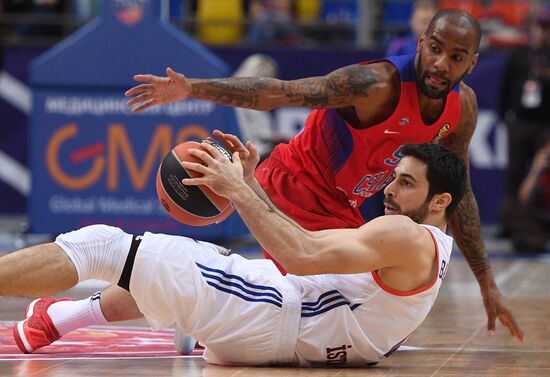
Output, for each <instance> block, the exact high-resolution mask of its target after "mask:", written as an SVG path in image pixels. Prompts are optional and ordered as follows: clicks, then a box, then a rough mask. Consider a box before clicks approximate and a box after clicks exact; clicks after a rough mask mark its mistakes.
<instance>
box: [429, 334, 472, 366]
mask: <svg viewBox="0 0 550 377" xmlns="http://www.w3.org/2000/svg"><path fill="white" fill-rule="evenodd" d="M482 328H483V327H479V328H478V329H477V330H476V331H474V333H473V334H472V335H470V336H469V337H468V339H466V340H465V341H464V342H462V344H461V345H460V347H458V348H457V349H456V350H455V351H454V352H453V353H452V354H451V355H449V357H447V359H446V360H445V361H444V362H443V363H442V364H441V365H440V366H439V367H438V368H437V369H436V370H435V371H434V372H433V373H432V374H431V375H430V377H433V376H436V375H437V374H438V373H439V371H440V370H441V368H443V367H444V366H445V365H447V363H448V362H449V361H451V359H452V358H453V357H455V356H456V355H457V354H458V353H460V352H461V351H462V349H464V346H465V345H466V344H468V343H469V342H470V341H471V340H472V339H473V338H474V337H475V336H476V335H477V334H479V332H480V331H481V329H482Z"/></svg>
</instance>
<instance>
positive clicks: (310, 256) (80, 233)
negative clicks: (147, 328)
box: [0, 139, 467, 366]
mask: <svg viewBox="0 0 550 377" xmlns="http://www.w3.org/2000/svg"><path fill="white" fill-rule="evenodd" d="M235 146H236V148H235V149H236V150H237V151H238V152H235V153H234V154H233V162H230V161H229V160H227V159H225V158H223V157H222V156H221V154H220V153H219V152H218V151H217V150H216V149H215V148H213V147H209V146H207V148H208V152H209V153H210V154H209V153H206V152H202V151H199V150H195V151H193V152H192V154H193V155H195V156H196V157H198V158H199V159H201V160H202V161H203V163H204V164H205V165H201V164H194V163H186V164H188V167H189V168H193V169H195V170H197V171H199V172H200V173H202V174H203V176H202V177H201V178H193V179H189V180H186V181H185V182H184V183H186V184H193V185H199V184H206V185H208V186H209V187H210V188H211V189H212V190H214V191H215V192H216V193H218V194H219V195H223V196H226V197H228V198H229V199H231V200H232V202H233V204H234V205H235V207H236V209H237V211H238V212H239V214H240V215H241V216H242V218H243V220H244V221H245V223H246V224H247V225H248V227H249V228H250V230H251V231H252V233H253V234H254V235H255V236H256V238H257V239H258V241H259V242H260V243H261V244H262V245H263V246H264V247H265V248H266V249H268V250H269V251H270V252H271V253H272V254H273V256H274V257H275V258H276V259H277V260H278V261H279V262H280V263H281V264H282V265H283V266H284V267H285V269H286V270H287V271H288V272H289V275H287V276H282V275H281V274H280V273H279V272H278V270H277V269H276V267H275V266H274V265H273V263H272V262H271V261H269V260H247V259H244V258H242V257H241V256H239V255H230V256H223V255H220V253H219V252H218V247H217V246H215V245H213V244H209V243H204V242H200V241H195V240H193V239H190V238H185V237H177V236H168V235H162V234H152V233H148V232H147V233H145V234H144V235H143V236H132V235H129V234H126V233H124V232H123V231H122V230H120V229H118V228H114V227H109V226H105V225H94V226H89V227H85V228H82V229H80V230H77V231H74V232H70V233H65V234H62V235H60V236H59V237H57V239H56V240H55V242H54V243H49V244H42V245H38V246H34V247H30V248H27V249H23V250H20V251H18V252H14V253H11V254H8V255H7V256H4V257H2V258H0V295H2V296H41V295H49V294H53V293H55V292H58V291H62V290H65V289H68V288H70V287H71V286H73V285H74V284H76V283H77V282H78V281H83V280H86V279H92V278H94V279H103V280H105V281H108V282H110V283H112V284H118V285H119V286H121V287H123V288H124V289H127V290H128V292H127V300H128V301H127V302H126V303H123V302H121V301H120V300H117V301H113V300H109V299H108V297H107V296H105V297H101V299H100V300H93V301H92V303H93V305H95V308H96V309H95V314H96V315H101V316H103V319H104V320H105V322H109V321H112V320H113V319H119V320H120V319H124V313H129V314H128V315H129V316H130V315H131V313H135V312H136V311H138V312H140V313H142V314H143V315H144V316H145V318H146V319H147V321H148V322H149V323H150V324H151V327H152V328H154V329H160V328H163V327H166V326H171V325H174V324H176V325H177V326H179V327H180V328H181V329H182V330H183V331H184V332H185V333H186V334H189V335H191V336H193V337H195V338H196V339H198V340H199V341H200V342H201V343H202V344H203V345H205V347H206V350H205V353H204V357H205V359H206V360H207V361H208V362H211V363H216V364H223V365H299V366H324V365H338V366H366V365H372V364H374V363H377V362H379V361H381V360H383V359H384V358H385V357H387V356H389V355H390V354H391V353H392V352H393V351H395V350H396V349H397V348H398V347H399V345H400V344H402V342H403V341H404V340H405V339H406V338H407V337H408V336H409V335H410V334H411V332H413V331H414V330H415V329H416V328H417V327H418V326H419V325H420V324H421V323H422V321H423V320H424V319H425V317H426V315H427V314H428V312H429V311H430V309H431V307H432V305H433V303H434V301H435V298H436V296H437V292H438V290H439V287H440V285H441V281H442V279H443V278H444V276H445V273H446V270H447V267H448V263H449V257H450V253H451V248H452V239H451V238H450V237H449V236H447V235H446V234H445V229H446V222H447V218H448V216H449V214H450V213H451V212H452V210H453V209H454V207H455V206H456V204H457V203H458V202H459V201H460V199H461V197H462V195H463V193H464V190H465V187H466V179H467V176H466V170H465V167H464V164H463V163H462V161H460V159H459V158H458V157H457V156H456V155H454V154H453V153H452V152H449V151H448V150H446V149H444V148H443V147H441V146H439V145H436V144H421V145H407V146H404V147H403V148H402V149H401V153H402V156H403V157H402V159H401V161H400V162H399V164H398V165H397V167H396V168H395V179H394V181H393V182H392V183H390V184H389V185H388V186H387V187H386V189H385V191H384V192H385V195H386V198H385V205H386V209H385V212H386V215H391V216H382V217H379V218H377V219H375V220H373V221H371V222H369V223H367V224H365V225H363V226H361V227H360V228H358V229H334V230H324V231H315V232H311V231H307V230H305V229H303V228H301V227H299V226H298V225H297V224H296V223H294V222H293V221H292V220H290V219H288V218H287V217H286V216H285V215H284V214H282V213H280V212H279V211H278V210H277V208H276V207H274V206H273V205H272V203H270V202H269V200H268V199H267V197H266V195H265V193H264V192H262V191H259V189H258V185H256V184H255V182H254V181H250V180H248V178H249V177H248V175H247V172H248V171H249V169H250V168H251V167H253V165H255V163H257V160H258V158H257V152H256V150H255V148H254V146H253V145H251V144H247V146H246V148H245V147H244V146H242V144H240V141H238V139H237V141H236V142H235ZM255 190H258V191H255ZM71 303H72V302H70V301H59V300H55V299H49V298H42V299H37V300H35V301H34V302H33V303H32V304H31V305H30V306H29V309H28V311H27V316H28V318H27V319H26V320H24V321H21V322H19V323H17V324H16V325H15V326H14V337H15V339H16V342H17V344H18V346H19V348H20V349H21V350H22V351H23V352H33V351H34V350H36V349H37V348H39V347H42V346H45V345H48V344H50V343H51V342H53V341H55V340H57V339H58V338H59V337H60V336H62V335H64V333H66V332H67V328H64V329H62V330H60V329H61V328H62V327H63V324H62V323H61V322H62V321H58V320H57V319H55V318H54V317H55V316H52V314H53V313H59V310H60V308H62V306H63V305H65V304H71ZM56 318H59V316H57V317H56Z"/></svg>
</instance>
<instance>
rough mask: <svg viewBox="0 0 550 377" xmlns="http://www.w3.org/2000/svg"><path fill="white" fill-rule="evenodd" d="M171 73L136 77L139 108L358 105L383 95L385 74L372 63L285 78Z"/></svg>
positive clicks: (134, 90) (130, 92) (133, 93)
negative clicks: (185, 103) (195, 102)
mask: <svg viewBox="0 0 550 377" xmlns="http://www.w3.org/2000/svg"><path fill="white" fill-rule="evenodd" d="M166 74H167V76H166V77H159V76H155V75H150V74H146V75H135V76H134V79H135V80H136V81H139V82H142V84H140V85H137V86H135V87H133V88H131V89H129V90H128V91H126V93H125V95H126V96H127V97H132V98H131V99H129V100H128V105H129V106H134V107H133V109H132V111H133V112H140V111H143V110H145V109H147V108H149V107H151V106H154V105H159V104H163V103H172V102H177V101H182V100H185V99H188V98H194V99H201V100H208V101H213V102H216V103H218V104H220V105H226V106H235V107H243V108H249V109H255V110H271V109H275V108H278V107H281V106H302V107H311V108H327V107H343V106H352V105H354V103H355V102H356V101H357V100H358V99H361V98H365V97H367V96H368V95H371V96H373V97H379V94H380V93H379V92H380V90H383V91H384V92H386V91H387V88H386V87H383V85H382V86H381V85H380V83H381V82H382V81H383V80H385V77H384V74H383V73H382V72H379V71H377V70H376V69H375V68H373V67H371V66H369V65H360V64H355V65H350V66H347V67H343V68H340V69H337V70H335V71H333V72H331V73H329V74H327V75H326V76H319V77H309V78H304V79H298V80H291V81H284V80H278V79H273V78H262V77H232V78H219V79H204V80H203V79H190V78H187V77H185V76H184V75H183V74H181V73H177V72H175V71H173V70H172V69H171V68H168V69H167V70H166Z"/></svg>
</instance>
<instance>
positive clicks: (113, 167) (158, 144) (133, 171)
mask: <svg viewBox="0 0 550 377" xmlns="http://www.w3.org/2000/svg"><path fill="white" fill-rule="evenodd" d="M82 128H84V127H82ZM79 133H80V128H79V126H78V125H77V124H75V123H69V124H65V125H63V126H61V127H59V128H58V129H56V130H55V131H54V133H53V134H52V135H51V137H50V138H49V140H48V142H47V145H46V151H45V157H46V158H45V164H46V169H47V171H48V172H49V174H50V176H51V178H52V179H53V181H54V182H55V183H57V184H58V185H59V186H61V187H63V188H64V189H67V190H71V191H82V190H86V189H90V188H92V187H93V186H95V185H97V184H98V182H100V181H101V180H102V179H104V180H105V182H106V183H105V184H106V187H105V188H106V189H107V191H110V192H116V191H119V190H121V189H123V190H125V191H128V189H129V187H127V185H123V184H121V179H122V177H123V176H127V177H128V178H127V179H129V181H130V186H131V188H133V190H134V191H135V192H139V191H143V190H145V188H146V187H147V184H148V183H150V182H152V179H153V178H152V177H153V176H154V174H155V173H156V170H157V167H158V164H159V163H160V161H161V160H162V158H163V157H164V156H165V155H166V154H167V153H168V152H169V151H170V150H171V149H172V147H173V146H174V145H177V144H180V143H183V142H184V141H187V140H196V139H205V138H206V137H207V136H208V131H207V129H206V128H205V127H203V126H200V125H194V124H189V125H186V126H184V127H182V128H180V129H179V130H177V132H176V130H174V128H173V127H172V126H170V125H167V124H160V125H158V126H157V127H156V129H155V130H154V132H153V135H152V136H151V137H150V138H148V140H147V142H148V145H139V146H137V145H135V144H133V143H132V142H131V140H130V137H129V136H128V132H127V131H126V127H125V126H123V125H122V124H119V123H111V124H109V125H108V126H107V128H106V135H105V136H103V135H101V136H99V137H90V136H84V135H79ZM90 138H92V139H96V140H89V139H90ZM98 139H99V140H98ZM142 139H143V138H142ZM142 143H143V140H142ZM136 152H138V153H136ZM136 155H138V156H143V155H144V157H143V159H142V161H141V163H140V160H141V159H140V158H139V157H136Z"/></svg>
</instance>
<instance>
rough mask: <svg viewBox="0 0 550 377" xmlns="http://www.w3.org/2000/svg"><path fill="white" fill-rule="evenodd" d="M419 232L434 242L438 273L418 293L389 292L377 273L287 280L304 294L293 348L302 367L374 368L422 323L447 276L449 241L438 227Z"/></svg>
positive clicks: (450, 248) (302, 277) (290, 277)
mask: <svg viewBox="0 0 550 377" xmlns="http://www.w3.org/2000/svg"><path fill="white" fill-rule="evenodd" d="M423 226H424V227H425V228H426V229H427V230H428V231H429V232H430V234H431V235H432V237H433V239H434V243H435V245H436V253H437V259H438V269H437V274H436V275H435V276H434V277H433V280H432V282H431V283H430V284H429V285H428V286H426V287H423V288H421V289H418V290H415V291H410V292H399V291H396V290H393V289H391V288H390V287H387V286H386V285H385V284H384V283H383V282H382V281H381V279H380V278H379V277H378V274H377V273H376V272H368V273H361V274H349V275H348V274H337V275H336V274H333V275H315V276H305V277H304V276H292V275H290V276H288V275H287V276H288V278H289V279H291V280H292V281H294V282H295V283H296V284H299V286H300V288H301V290H302V292H303V295H302V314H301V317H302V318H301V322H300V330H299V336H298V342H297V345H296V352H297V355H298V357H299V359H300V364H302V365H311V366H319V365H339V366H346V365H347V366H365V365H369V364H374V363H376V362H378V361H380V360H382V359H384V358H385V357H387V356H389V355H390V354H391V353H392V352H393V351H395V350H396V349H397V348H399V346H400V345H401V344H402V343H403V342H404V341H405V340H406V339H407V337H408V336H409V335H410V334H411V333H412V332H413V331H414V330H415V329H416V328H417V327H418V326H419V325H420V324H421V323H422V322H423V321H424V319H425V318H426V316H427V315H428V312H429V311H430V309H431V308H432V305H433V304H434V302H435V299H436V297H437V293H438V291H439V287H440V286H441V282H442V279H443V278H444V277H445V273H446V272H447V267H448V265H449V258H450V256H451V250H452V244H453V239H452V238H451V237H449V236H448V235H446V234H445V233H443V232H442V231H441V230H439V229H438V228H436V227H433V226H429V225H423Z"/></svg>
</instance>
